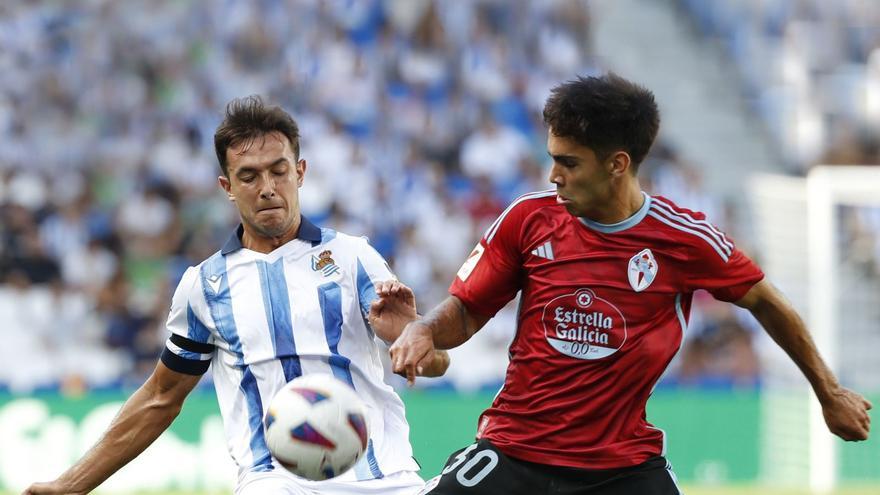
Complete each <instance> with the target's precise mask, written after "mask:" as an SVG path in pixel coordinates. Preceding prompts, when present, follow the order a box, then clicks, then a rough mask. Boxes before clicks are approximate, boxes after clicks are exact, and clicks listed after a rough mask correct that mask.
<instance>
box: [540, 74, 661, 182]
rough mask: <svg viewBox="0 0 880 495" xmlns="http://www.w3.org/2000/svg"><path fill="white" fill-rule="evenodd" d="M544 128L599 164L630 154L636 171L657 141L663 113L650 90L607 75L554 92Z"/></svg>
mask: <svg viewBox="0 0 880 495" xmlns="http://www.w3.org/2000/svg"><path fill="white" fill-rule="evenodd" d="M544 123H546V124H547V125H548V126H550V128H551V129H552V132H553V134H554V135H555V136H559V137H565V138H572V139H574V140H575V141H576V142H577V143H579V144H582V145H584V146H587V147H588V148H590V149H592V150H593V151H594V152H595V153H596V156H597V157H598V158H599V159H600V160H605V159H607V158H608V157H609V156H611V153H613V152H615V151H619V150H622V151H626V152H627V153H628V154H629V156H630V158H631V159H632V163H633V164H634V165H635V166H634V167H633V170H634V171H636V170H638V165H639V164H640V163H641V162H642V160H644V159H645V156H646V155H647V154H648V150H650V149H651V144H653V142H654V138H655V137H657V130H658V129H659V128H660V112H659V110H657V103H656V102H655V101H654V94H653V93H652V92H651V91H650V90H648V89H646V88H644V87H642V86H639V85H638V84H635V83H633V82H630V81H628V80H626V79H624V78H622V77H620V76H618V75H617V74H614V73H613V72H609V73H608V74H605V75H602V76H598V77H583V76H579V77H578V78H577V79H575V80H573V81H568V82H565V83H563V84H560V85H559V86H556V87H555V88H553V89H552V90H551V94H550V97H549V98H548V99H547V103H546V104H545V105H544Z"/></svg>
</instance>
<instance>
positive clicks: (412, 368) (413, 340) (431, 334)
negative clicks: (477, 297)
mask: <svg viewBox="0 0 880 495" xmlns="http://www.w3.org/2000/svg"><path fill="white" fill-rule="evenodd" d="M487 321H489V317H488V316H484V315H476V314H474V313H472V312H471V311H470V310H468V309H467V307H466V306H465V305H464V303H462V302H461V300H460V299H458V298H457V297H455V296H449V297H447V298H446V299H445V300H444V301H443V302H441V303H440V304H439V305H437V307H436V308H434V309H432V310H431V311H430V312H429V313H428V314H427V315H425V316H423V317H422V318H420V319H417V320H415V321H413V322H412V323H410V324H408V325H407V326H406V328H404V330H403V333H402V334H401V335H400V337H399V338H398V339H397V341H395V342H394V345H392V346H391V364H392V371H394V372H395V373H403V374H405V375H406V379H407V382H409V383H410V384H412V383H414V382H415V378H416V375H421V374H423V373H424V372H425V370H426V368H427V367H428V366H429V365H430V364H431V362H432V360H433V359H434V351H435V348H438V349H452V348H453V347H458V346H459V345H461V344H463V343H465V342H466V341H467V340H468V339H469V338H471V336H472V335H473V334H475V333H476V332H477V330H479V329H481V328H483V325H485V324H486V322H487Z"/></svg>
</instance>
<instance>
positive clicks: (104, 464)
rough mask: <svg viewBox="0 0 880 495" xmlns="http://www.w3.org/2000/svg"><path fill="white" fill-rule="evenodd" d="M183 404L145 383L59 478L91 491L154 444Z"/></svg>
mask: <svg viewBox="0 0 880 495" xmlns="http://www.w3.org/2000/svg"><path fill="white" fill-rule="evenodd" d="M179 412H180V405H178V404H174V403H169V402H162V401H159V400H156V399H154V398H153V394H152V393H151V391H150V389H149V388H148V387H147V386H146V385H145V386H144V387H141V388H140V389H138V391H137V392H135V393H134V394H132V396H131V397H130V398H129V399H128V400H127V401H126V403H125V405H123V406H122V409H121V410H120V412H119V414H118V415H117V416H116V418H114V419H113V421H112V422H111V424H110V426H109V427H108V429H107V431H106V432H105V433H104V435H103V436H102V437H101V439H100V440H99V441H98V443H96V444H95V445H94V446H93V447H92V448H91V449H90V450H89V451H88V452H87V453H86V454H85V455H84V456H83V457H82V458H81V459H80V460H79V461H78V462H77V463H76V464H74V465H73V466H72V467H71V468H70V469H68V470H67V471H66V472H65V473H64V474H62V475H61V477H59V479H58V481H60V482H62V483H64V485H65V486H68V487H70V489H71V490H72V491H73V492H74V493H88V492H89V491H91V490H93V489H94V488H95V487H97V486H98V485H100V484H101V483H103V482H104V480H106V479H107V478H109V477H110V476H111V475H112V474H113V473H115V472H116V471H118V470H119V469H120V468H122V467H123V466H125V465H126V464H127V463H128V462H130V461H131V460H132V459H134V458H135V457H137V456H138V455H139V454H140V453H141V452H143V451H144V450H145V449H146V448H147V447H148V446H149V445H150V444H152V443H153V442H154V441H155V440H156V438H158V437H159V435H161V434H162V432H163V431H165V429H167V428H168V426H169V425H170V424H171V422H172V421H174V418H175V417H177V414H178V413H179Z"/></svg>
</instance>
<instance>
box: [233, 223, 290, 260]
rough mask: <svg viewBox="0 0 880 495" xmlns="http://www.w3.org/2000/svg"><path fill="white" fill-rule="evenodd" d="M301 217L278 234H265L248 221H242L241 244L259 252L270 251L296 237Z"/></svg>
mask: <svg viewBox="0 0 880 495" xmlns="http://www.w3.org/2000/svg"><path fill="white" fill-rule="evenodd" d="M299 224H300V218H299V217H296V220H294V222H293V225H291V226H290V228H289V229H287V232H285V233H283V234H281V235H278V236H265V235H263V234H260V233H258V232H256V231H255V230H254V229H253V228H251V227H250V226H249V225H248V224H247V223H244V222H242V226H243V227H244V232H242V234H241V246H242V247H243V248H245V249H250V250H251V251H256V252H258V253H263V254H266V253H270V252H272V251H274V250H276V249H278V248H279V247H281V246H283V245H284V244H287V243H288V242H290V241H292V240H294V239H296V235H297V234H298V233H299Z"/></svg>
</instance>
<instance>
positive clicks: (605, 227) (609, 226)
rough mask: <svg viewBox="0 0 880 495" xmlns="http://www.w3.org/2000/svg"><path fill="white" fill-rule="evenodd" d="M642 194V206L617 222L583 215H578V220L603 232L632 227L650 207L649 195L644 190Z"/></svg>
mask: <svg viewBox="0 0 880 495" xmlns="http://www.w3.org/2000/svg"><path fill="white" fill-rule="evenodd" d="M642 196H644V198H645V202H644V203H642V207H641V208H639V210H638V211H637V212H635V213H633V215H632V216H631V217H629V218H627V219H626V220H623V221H621V222H617V223H599V222H594V221H592V220H589V219H587V218H584V217H578V220H580V221H581V223H582V224H584V225H586V226H587V227H589V228H591V229H593V230H597V231H599V232H602V233H603V234H613V233H615V232H621V231H624V230H626V229H628V228H630V227H634V226H635V225H637V224H638V223H639V222H641V221H642V220H643V219H644V218H645V217H646V216H647V215H648V210H650V209H651V196H649V195H648V194H647V193H646V192H645V191H642Z"/></svg>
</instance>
